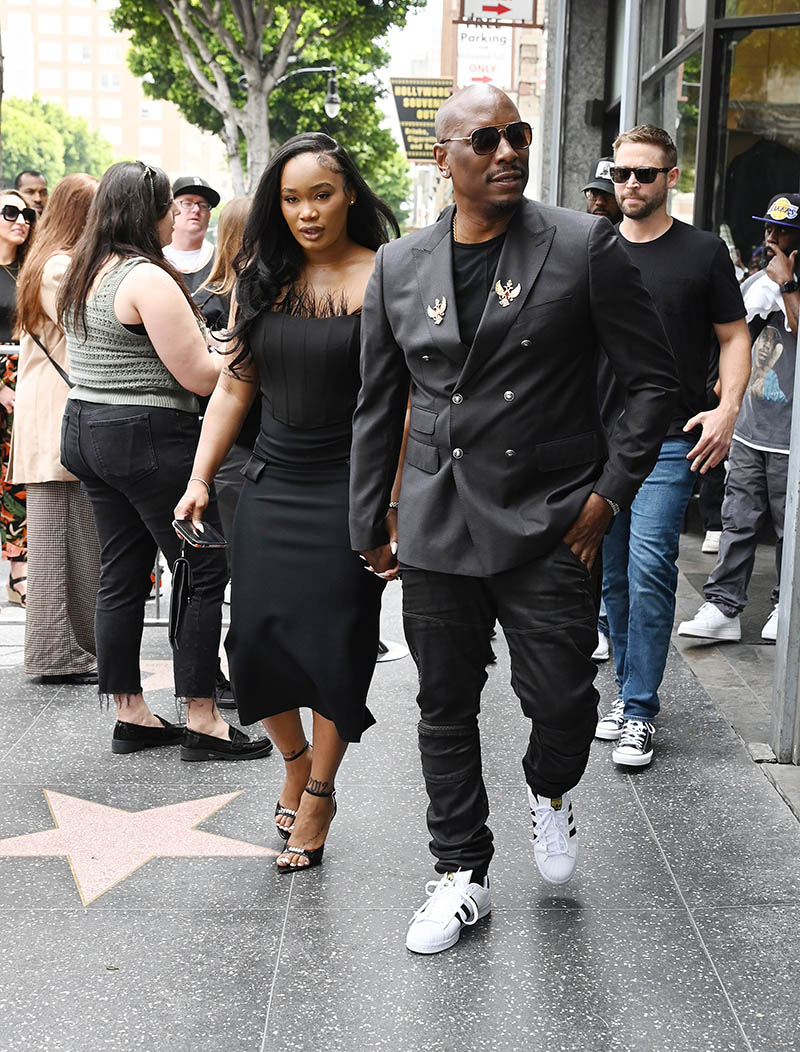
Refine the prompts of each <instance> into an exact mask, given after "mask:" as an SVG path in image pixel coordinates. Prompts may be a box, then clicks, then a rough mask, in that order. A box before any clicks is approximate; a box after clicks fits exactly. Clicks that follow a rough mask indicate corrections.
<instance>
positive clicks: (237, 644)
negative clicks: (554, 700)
mask: <svg viewBox="0 0 800 1052" xmlns="http://www.w3.org/2000/svg"><path fill="white" fill-rule="evenodd" d="M390 231H394V232H395V233H397V224H396V222H395V220H394V217H393V216H392V214H391V212H390V210H389V209H388V207H387V206H386V205H385V204H384V203H383V202H382V201H380V200H379V199H378V198H377V197H376V196H375V194H373V193H372V191H371V190H370V189H369V187H368V186H367V185H366V183H365V182H364V179H363V177H362V176H361V175H360V173H359V172H358V169H357V168H356V167H355V165H354V164H353V161H352V160H351V158H350V157H349V155H348V154H347V153H346V152H345V150H343V149H342V147H341V146H339V145H338V143H336V141H335V140H334V139H331V138H330V137H329V136H328V135H323V134H319V133H310V134H305V135H298V136H295V138H293V139H290V140H289V141H288V142H286V143H284V144H283V146H281V148H280V149H279V150H277V151H276V153H275V154H274V155H273V157H272V160H271V161H270V163H269V165H268V166H267V168H266V170H265V172H264V174H263V175H262V177H261V181H260V182H259V185H258V189H257V190H256V193H255V197H254V199H253V205H252V209H251V212H250V217H249V219H248V221H247V226H246V227H245V232H244V242H243V246H242V251H241V254H240V255H239V257H238V260H237V265H238V270H239V274H238V279H237V282H236V287H235V292H234V295H235V300H236V321H235V326H234V328H233V348H232V358H231V359H230V362H229V364H228V365H227V366H226V368H225V369H224V370H223V372H222V376H221V378H220V383H219V384H218V386H217V389H216V390H215V392H214V394H213V396H212V398H211V402H210V403H209V407H208V410H207V412H206V415H205V418H204V420H203V430H202V435H201V438H200V445H199V446H198V450H197V456H196V457H195V462H194V467H193V469H192V476H193V478H192V480H190V482H189V486H188V488H187V490H186V493H185V494H184V496H183V498H182V499H181V501H180V503H179V504H178V506H177V507H176V509H175V515H176V518H186V519H188V518H191V519H193V520H194V521H195V522H200V521H201V519H202V517H203V516H204V514H205V511H206V506H207V504H208V492H207V486H206V482H207V481H210V480H211V479H213V478H214V475H215V473H216V471H217V469H218V467H219V465H220V464H221V462H222V460H223V458H224V457H225V455H226V454H227V452H228V450H229V449H230V446H231V443H232V442H233V440H234V438H235V436H236V434H237V433H238V430H239V427H240V426H241V422H242V421H243V420H244V418H245V415H246V413H247V411H248V409H249V407H250V404H251V403H252V401H253V398H254V397H255V395H256V392H257V391H258V390H259V388H260V390H261V395H262V400H263V401H262V413H261V430H260V434H259V436H258V439H257V441H256V443H255V447H254V450H253V455H252V457H251V458H250V460H249V461H248V463H247V465H246V466H245V469H244V476H245V479H246V480H247V481H246V482H245V486H244V489H243V491H242V494H241V496H240V498H239V503H238V506H237V509H236V520H235V523H234V532H233V550H232V556H233V559H232V562H233V575H232V593H231V629H230V632H229V633H228V638H227V641H226V647H227V650H228V656H229V659H230V671H231V681H232V683H233V692H234V695H235V697H236V701H237V705H238V708H239V716H240V719H241V721H242V722H243V723H251V722H253V721H254V720H257V719H262V720H263V721H264V726H265V727H266V729H267V732H268V733H269V735H270V737H271V738H273V740H274V741H275V742H277V745H278V748H279V749H280V751H281V753H282V754H283V758H284V761H285V777H284V781H283V785H282V786H281V790H280V793H279V796H278V802H277V805H276V807H275V825H276V827H277V830H276V831H277V833H278V834H279V835H280V836H281V837H282V838H283V839H284V840H287V841H288V843H287V845H286V848H285V849H284V851H283V852H282V853H281V854H280V855H279V856H278V859H277V866H278V870H279V872H281V873H288V872H292V871H296V870H304V869H308V868H310V867H312V866H316V865H318V864H319V863H320V862H321V861H322V854H323V849H324V845H325V839H326V837H327V834H328V829H329V826H330V824H331V821H332V820H333V816H334V814H335V812H336V805H335V801H334V784H335V778H336V773H337V771H338V768H339V764H340V763H341V760H342V758H343V756H344V753H345V750H346V749H347V746H348V744H349V743H350V742H357V741H359V740H360V739H361V735H362V734H363V732H364V731H365V730H366V729H367V728H368V727H370V726H371V725H372V724H373V723H374V722H375V721H374V718H373V716H372V714H371V713H370V711H369V709H368V708H367V705H366V697H367V691H368V689H369V684H370V680H371V678H372V674H373V671H374V667H375V658H376V656H377V649H378V628H379V616H380V604H381V593H382V589H383V587H384V582H383V581H381V580H380V579H378V578H377V577H376V576H375V575H374V574H371V573H367V572H366V567H365V564H364V563H363V562H362V561H361V560H360V559H359V556H358V555H357V554H356V553H354V552H353V551H352V550H351V547H350V540H349V536H348V528H347V515H348V483H349V474H350V467H349V463H350V462H349V457H350V441H351V437H352V425H351V419H352V415H353V410H354V408H355V404H356V397H357V394H358V389H359V385H360V372H359V333H360V313H361V305H362V302H363V298H364V291H365V288H366V285H367V281H368V280H369V277H370V275H371V273H372V270H373V267H374V263H375V253H376V251H377V249H378V248H379V247H380V245H382V244H384V243H385V242H386V241H388V239H389V232H390ZM389 515H390V516H391V518H392V522H393V525H392V530H393V532H394V533H395V534H396V526H395V525H394V523H395V519H396V514H395V513H394V512H390V513H389ZM301 707H302V708H309V709H311V710H312V714H313V715H312V726H313V734H312V741H311V743H309V742H308V741H307V739H306V734H305V731H304V729H303V724H302V723H301V720H300V714H299V708H301ZM312 746H313V748H312Z"/></svg>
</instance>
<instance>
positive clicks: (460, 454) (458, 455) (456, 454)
mask: <svg viewBox="0 0 800 1052" xmlns="http://www.w3.org/2000/svg"><path fill="white" fill-rule="evenodd" d="M453 456H454V457H455V459H456V460H461V458H462V457H463V456H464V450H463V449H459V448H458V446H456V448H455V449H454V450H453Z"/></svg>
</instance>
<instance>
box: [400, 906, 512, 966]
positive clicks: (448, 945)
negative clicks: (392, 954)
mask: <svg viewBox="0 0 800 1052" xmlns="http://www.w3.org/2000/svg"><path fill="white" fill-rule="evenodd" d="M491 912H492V904H491V903H489V904H488V905H487V906H485V907H484V908H483V909H482V910H480V909H479V910H478V920H479V921H480V920H483V918H484V917H488V916H489V914H490V913H491ZM477 923H478V921H475V924H477ZM474 926H475V925H473V924H462V925H461V927H460V928H458V929H457V931H456V933H455V935H453V936H452V937H451V938H450V939H448V940H447V942H443V943H442V944H441V946H431V947H421V946H412V945H411V939H410V935H411V931H410V930H409V933H408V935H406V949H407V950H409V951H410V952H411V953H419V954H423V955H424V956H430V955H431V954H433V953H444V951H445V950H451V949H452V948H453V947H454V946H455V944H456V943H457V942H458V940H459V939H460V938H461V933H462V932H463V931H464V929H465V928H468V927H469V928H473V927H474Z"/></svg>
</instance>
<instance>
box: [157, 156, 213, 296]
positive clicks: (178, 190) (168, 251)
mask: <svg viewBox="0 0 800 1052" xmlns="http://www.w3.org/2000/svg"><path fill="white" fill-rule="evenodd" d="M172 196H173V197H174V198H175V204H176V205H177V206H178V214H177V215H176V216H175V228H174V229H173V231H172V243H171V244H169V245H167V247H166V248H165V249H164V255H165V256H166V257H167V259H168V260H169V261H170V263H171V264H172V265H173V267H175V269H176V270H179V271H180V272H181V275H182V276H183V280H184V281H185V282H186V284H187V286H188V288H189V291H190V292H195V290H196V289H198V288H200V286H201V285H202V284H203V282H204V281H205V280H206V278H207V277H208V275H209V274H210V273H211V267H212V266H213V263H214V246H213V244H212V243H211V242H210V241H206V232H207V230H208V224H209V220H210V219H211V210H212V208H216V207H217V205H218V204H219V194H218V193H217V191H216V190H214V189H212V188H211V186H209V184H208V183H207V182H206V181H205V179H203V178H202V176H199V175H182V176H181V177H180V178H179V179H176V180H175V182H174V183H173V184H172Z"/></svg>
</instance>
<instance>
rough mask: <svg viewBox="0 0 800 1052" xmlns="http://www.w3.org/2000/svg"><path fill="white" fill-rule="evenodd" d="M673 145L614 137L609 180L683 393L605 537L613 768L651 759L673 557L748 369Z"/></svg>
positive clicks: (611, 410) (745, 348)
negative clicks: (652, 462) (675, 212)
mask: <svg viewBox="0 0 800 1052" xmlns="http://www.w3.org/2000/svg"><path fill="white" fill-rule="evenodd" d="M679 175H680V172H679V170H678V168H677V151H676V149H675V144H674V143H673V141H672V139H671V138H670V136H669V134H668V133H667V132H666V131H664V130H663V128H656V127H655V126H654V125H651V124H644V125H639V126H638V127H636V128H632V129H631V130H630V131H627V132H623V133H622V134H621V135H620V136H619V137H618V138H617V141H616V142H615V143H614V165H613V167H612V168H611V178H612V179H613V181H614V184H615V188H616V194H617V200H618V201H619V205H620V208H621V209H622V213H623V219H622V222H621V223H620V225H619V227H618V236H619V240H620V241H621V243H622V245H623V247H624V249H625V251H626V252H627V254H628V256H629V257H630V258H631V259H632V260H633V262H634V263H635V264H636V266H637V267H638V269H639V272H640V274H641V276H642V281H643V283H644V286H645V288H646V289H647V290H648V292H649V293H650V295H651V296H652V297H653V301H654V303H655V305H656V309H657V311H658V313H659V314H660V316H661V320H662V322H663V324H664V328H665V329H666V332H667V336H668V337H669V341H670V343H671V345H672V351H673V354H674V355H675V362H676V364H677V367H678V376H679V379H680V394H679V397H678V399H677V401H676V403H675V406H674V410H673V416H672V421H671V423H670V426H669V428H668V430H667V436H666V438H665V440H664V442H663V444H662V446H661V451H660V453H659V457H658V461H657V462H656V466H655V468H654V469H653V471H652V472H651V473H650V475H649V476H648V477H647V478H646V479H645V481H644V483H643V485H642V487H641V489H640V490H639V492H638V493H637V495H636V498H635V499H634V501H633V504H632V506H631V508H630V511H621V512H620V513H619V514H618V515H616V517H615V519H614V523H613V525H612V527H611V530H610V531H609V533H608V535H607V536H606V539H605V541H604V542H603V598H604V600H605V604H606V611H607V614H608V623H609V628H610V630H611V642H612V646H613V651H614V664H615V668H616V678H617V698H616V700H615V701H614V702H613V704H612V705H611V708H610V709H609V711H608V712H607V713H606V714H605V715H604V716H603V717H602V719H601V720H600V721H599V723H598V724H597V729H596V732H595V733H596V737H598V738H601V739H603V740H606V741H613V742H615V743H616V744H615V748H614V751H613V753H612V759H613V760H614V763H617V764H621V765H626V766H635V767H644V766H646V765H647V764H649V763H650V761H651V760H652V758H653V737H654V735H655V727H654V725H653V720H654V719H655V717H656V715H657V714H658V711H659V700H658V688H659V686H660V685H661V680H662V678H663V676H664V668H665V666H666V660H667V652H668V650H669V640H670V635H671V633H672V622H673V618H674V616H675V588H676V585H677V581H678V570H677V566H676V560H677V558H678V542H679V539H680V529H681V524H682V522H683V516H684V513H685V511H686V505H687V504H688V502H689V497H690V496H691V493H692V488H693V485H694V481H695V473H696V472H697V471H700V472H701V473H703V474H704V473H705V472H706V471H707V470H708V469H709V468H712V467H714V466H715V465H716V464H718V463H719V462H720V461H721V460H722V459H723V457H725V456H726V454H727V452H728V447H729V446H730V442H731V436H732V434H733V426H734V423H735V421H736V415H737V413H738V411H739V405H740V403H741V399H742V395H743V393H744V389H745V385H746V384H747V377H748V374H749V372H750V338H749V334H748V331H747V325H746V324H745V321H744V314H745V310H744V304H743V303H742V296H741V293H740V291H739V285H738V283H737V281H736V275H735V273H734V270H733V264H732V263H731V259H730V254H729V253H728V249H727V247H726V246H725V244H724V243H723V242H722V241H721V240H720V239H719V238H718V237H716V236H715V235H714V234H710V233H707V232H706V231H703V230H696V229H695V228H694V227H691V226H689V225H688V224H686V223H682V222H680V221H679V220H677V219H674V218H673V217H672V216H670V215H669V213H668V212H667V194H668V191H669V190H672V189H674V188H675V187H676V186H677V183H678V177H679ZM715 335H716V337H717V340H718V341H719V347H720V359H719V378H720V384H721V390H720V404H719V406H717V407H716V408H715V409H712V410H706V405H707V396H706V377H707V374H708V365H709V352H710V349H711V346H712V337H713V336H715ZM599 377H600V379H599V386H600V398H601V406H602V413H603V422H604V424H605V426H606V428H607V429H608V430H609V432H610V434H611V436H612V437H613V434H614V431H615V429H616V428H617V427H618V426H620V412H621V409H622V406H621V403H620V396H619V391H618V387H617V382H616V380H615V378H614V376H613V374H612V373H611V370H610V369H609V367H608V364H607V362H606V361H605V359H604V358H603V357H601V359H600V364H599Z"/></svg>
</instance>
